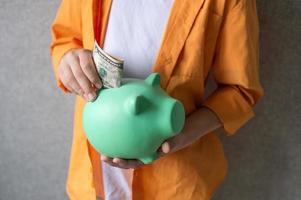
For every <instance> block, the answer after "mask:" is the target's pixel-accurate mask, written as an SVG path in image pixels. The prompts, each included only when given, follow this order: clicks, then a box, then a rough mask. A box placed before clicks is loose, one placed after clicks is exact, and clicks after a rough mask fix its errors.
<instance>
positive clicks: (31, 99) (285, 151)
mask: <svg viewBox="0 0 301 200" xmlns="http://www.w3.org/2000/svg"><path fill="white" fill-rule="evenodd" d="M58 4H59V1H58V0H55V1H42V0H39V1H33V0H27V1H17V0H1V1H0V33H1V35H0V52H1V53H0V74H1V75H0V92H1V93H0V95H1V103H0V200H16V199H24V200H39V199H55V200H56V199H57V200H62V199H67V197H66V195H65V189H64V188H65V179H66V173H67V167H68V162H69V152H70V145H71V138H72V118H73V116H72V112H73V106H74V102H73V101H74V98H73V97H72V96H68V95H62V93H61V92H60V91H59V90H58V89H57V88H56V85H55V82H54V76H53V72H52V69H51V66H50V58H49V54H48V44H49V42H50V35H49V26H50V23H51V21H52V19H53V17H54V15H55V11H56V9H57V6H58ZM258 12H259V14H260V20H261V44H262V45H261V46H262V49H261V80H262V83H263V86H264V88H265V91H266V94H265V98H264V99H263V101H261V102H260V103H259V104H258V106H257V107H256V113H257V117H256V118H255V119H253V120H252V121H251V122H250V123H249V124H248V125H246V126H245V127H244V128H243V129H241V130H240V131H239V133H238V134H237V135H235V136H233V137H225V136H223V135H222V134H221V137H222V139H223V142H224V146H225V150H226V154H227V157H228V159H229V167H230V171H229V174H228V177H227V180H226V181H225V183H224V184H223V185H222V187H221V188H220V190H219V191H217V193H216V195H215V198H214V199H215V200H254V199H256V200H261V199H263V200H278V199H279V200H298V199H300V196H301V156H300V151H301V146H300V144H301V135H300V133H301V128H300V125H299V124H298V119H300V118H301V112H300V110H301V104H300V101H301V94H300V93H299V91H300V90H301V84H300V81H301V79H300V72H301V68H300V67H301V59H300V55H301V51H300V48H301V47H300V44H301V38H300V37H301V20H300V19H301V15H300V12H301V2H300V1H299V0H287V1H283V0H273V1H268V0H265V1H258Z"/></svg>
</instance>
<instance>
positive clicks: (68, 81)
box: [59, 64, 84, 95]
mask: <svg viewBox="0 0 301 200" xmlns="http://www.w3.org/2000/svg"><path fill="white" fill-rule="evenodd" d="M59 73H60V79H61V81H62V82H63V84H64V85H65V86H66V88H67V89H68V90H70V91H71V92H73V93H76V94H79V95H83V93H84V92H83V90H82V89H81V87H80V86H79V84H78V82H77V81H76V79H75V77H74V75H73V73H72V71H71V69H70V66H69V65H67V64H66V66H64V67H60V72H59Z"/></svg>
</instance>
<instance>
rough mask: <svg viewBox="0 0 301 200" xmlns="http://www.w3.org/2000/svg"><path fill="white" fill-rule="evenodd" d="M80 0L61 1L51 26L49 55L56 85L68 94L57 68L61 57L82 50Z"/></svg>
mask: <svg viewBox="0 0 301 200" xmlns="http://www.w3.org/2000/svg"><path fill="white" fill-rule="evenodd" d="M80 6H81V0H63V1H62V2H61V5H60V7H59V9H58V11H57V15H56V17H55V19H54V21H53V23H52V26H51V34H52V42H51V45H50V54H51V58H52V65H53V70H54V74H55V78H56V82H57V85H58V86H59V87H60V88H61V89H62V90H63V91H64V92H70V91H69V90H68V89H67V88H66V87H65V86H64V85H63V83H62V82H61V80H60V79H59V77H58V66H59V62H60V60H61V58H62V57H63V55H64V54H65V53H66V52H67V51H69V50H71V49H76V48H82V47H83V45H82V34H81V33H82V31H81V7H80Z"/></svg>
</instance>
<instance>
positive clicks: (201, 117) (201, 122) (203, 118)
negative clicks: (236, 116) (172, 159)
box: [101, 107, 222, 169]
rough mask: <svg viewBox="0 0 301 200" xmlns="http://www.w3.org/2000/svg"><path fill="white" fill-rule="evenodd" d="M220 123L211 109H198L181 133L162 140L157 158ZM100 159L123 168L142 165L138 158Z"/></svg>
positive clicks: (184, 145)
mask: <svg viewBox="0 0 301 200" xmlns="http://www.w3.org/2000/svg"><path fill="white" fill-rule="evenodd" d="M221 125H222V124H221V122H220V120H219V119H218V117H217V116H216V115H215V114H214V113H213V112H212V111H211V110H209V109H208V108H205V107H202V108H200V109H198V110H197V111H195V112H194V113H192V114H191V115H190V116H189V117H188V118H187V119H186V121H185V125H184V128H183V130H182V131H181V133H179V134H177V135H176V136H174V137H172V138H169V139H167V140H166V141H165V142H163V144H162V145H161V146H160V147H159V149H158V151H157V152H158V158H157V159H159V158H161V157H162V156H165V155H168V154H171V153H173V152H176V151H178V150H180V149H183V148H185V147H187V146H189V145H190V144H192V143H194V142H195V141H197V140H198V139H199V138H201V137H202V136H204V135H205V134H207V133H209V132H211V131H214V130H216V129H218V128H220V127H221ZM101 160H103V161H104V162H106V163H108V164H109V165H112V166H114V167H119V168H124V169H129V168H132V169H136V168H138V167H141V166H143V165H144V164H143V163H142V162H141V161H139V160H126V159H120V158H110V157H107V156H103V155H101Z"/></svg>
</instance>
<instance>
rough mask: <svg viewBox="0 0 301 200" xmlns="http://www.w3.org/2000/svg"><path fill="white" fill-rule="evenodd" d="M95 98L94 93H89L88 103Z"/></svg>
mask: <svg viewBox="0 0 301 200" xmlns="http://www.w3.org/2000/svg"><path fill="white" fill-rule="evenodd" d="M95 97H96V95H95V93H92V92H90V93H89V94H88V101H93V100H94V99H95Z"/></svg>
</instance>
